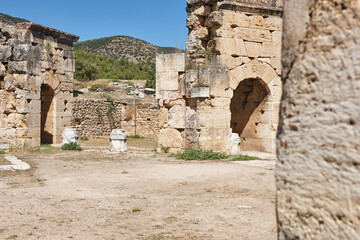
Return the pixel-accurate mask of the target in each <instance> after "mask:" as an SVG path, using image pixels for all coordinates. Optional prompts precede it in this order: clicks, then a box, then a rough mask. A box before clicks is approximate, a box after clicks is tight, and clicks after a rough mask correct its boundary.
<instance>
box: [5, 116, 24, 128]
mask: <svg viewBox="0 0 360 240" xmlns="http://www.w3.org/2000/svg"><path fill="white" fill-rule="evenodd" d="M8 126H9V127H13V128H25V127H27V125H26V120H25V116H24V115H23V114H19V113H10V114H9V115H8Z"/></svg>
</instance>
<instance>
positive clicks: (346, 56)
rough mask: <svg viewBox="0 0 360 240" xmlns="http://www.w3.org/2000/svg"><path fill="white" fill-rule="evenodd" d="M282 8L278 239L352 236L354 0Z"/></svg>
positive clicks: (356, 101) (358, 42)
mask: <svg viewBox="0 0 360 240" xmlns="http://www.w3.org/2000/svg"><path fill="white" fill-rule="evenodd" d="M284 13H285V16H284V42H283V62H284V69H283V70H284V76H283V83H284V95H283V100H282V104H281V121H280V128H279V140H278V149H279V150H278V158H279V161H278V166H277V171H276V179H277V188H278V192H277V212H278V227H279V239H280V240H284V239H288V240H291V239H294V240H295V239H318V240H322V239H323V240H332V239H333V240H335V239H348V240H350V239H351V240H352V239H360V227H359V226H360V168H359V166H360V122H359V120H360V108H359V106H360V98H359V96H360V25H359V22H360V5H359V1H355V0H344V1H335V0H334V1H298V0H288V1H286V3H285V10H284Z"/></svg>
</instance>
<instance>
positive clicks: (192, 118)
mask: <svg viewBox="0 0 360 240" xmlns="http://www.w3.org/2000/svg"><path fill="white" fill-rule="evenodd" d="M185 118H186V119H185V121H186V122H185V124H186V128H187V129H197V128H198V124H197V113H196V111H195V110H194V109H192V108H190V107H187V108H186V113H185Z"/></svg>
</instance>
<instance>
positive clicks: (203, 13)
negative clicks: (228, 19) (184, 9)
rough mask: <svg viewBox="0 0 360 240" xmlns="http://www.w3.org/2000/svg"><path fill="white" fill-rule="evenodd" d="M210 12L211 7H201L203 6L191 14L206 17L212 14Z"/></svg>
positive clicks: (196, 8)
mask: <svg viewBox="0 0 360 240" xmlns="http://www.w3.org/2000/svg"><path fill="white" fill-rule="evenodd" d="M210 12H211V7H210V6H208V5H205V6H204V5H201V6H196V7H195V9H194V10H193V11H192V13H191V14H193V15H197V16H202V17H204V16H208V15H209V14H210Z"/></svg>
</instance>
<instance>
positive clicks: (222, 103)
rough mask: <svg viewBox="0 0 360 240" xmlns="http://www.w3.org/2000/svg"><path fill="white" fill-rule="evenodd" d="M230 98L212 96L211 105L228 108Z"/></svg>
mask: <svg viewBox="0 0 360 240" xmlns="http://www.w3.org/2000/svg"><path fill="white" fill-rule="evenodd" d="M230 102H231V99H230V98H214V99H211V106H212V107H217V108H225V109H226V108H230Z"/></svg>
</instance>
